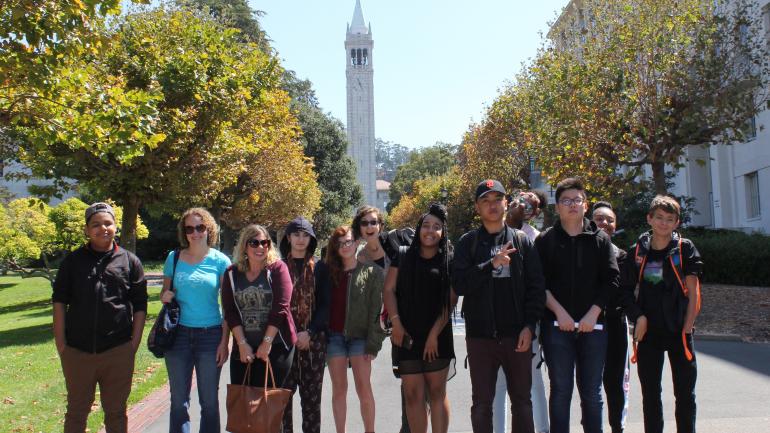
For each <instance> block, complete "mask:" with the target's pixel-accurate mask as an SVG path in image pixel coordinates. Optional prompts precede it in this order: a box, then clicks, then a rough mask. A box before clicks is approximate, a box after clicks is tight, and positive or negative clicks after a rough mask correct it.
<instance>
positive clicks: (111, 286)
mask: <svg viewBox="0 0 770 433" xmlns="http://www.w3.org/2000/svg"><path fill="white" fill-rule="evenodd" d="M85 220H86V226H85V232H86V237H87V238H88V243H87V244H86V245H84V246H82V247H80V248H78V249H77V250H75V251H73V252H71V253H70V254H68V255H67V257H65V258H64V260H63V261H62V263H61V266H60V267H59V272H58V274H57V275H56V280H55V281H54V284H53V297H52V300H53V331H54V340H55V342H56V350H57V351H58V352H59V356H60V358H61V364H62V371H63V372H64V379H65V382H66V384H67V413H66V415H65V417H64V432H65V433H83V432H85V430H86V420H87V418H88V414H89V413H90V412H91V404H92V403H93V401H94V391H95V389H96V385H97V384H99V391H100V396H101V403H102V408H103V409H104V425H105V427H106V430H107V432H108V433H119V432H126V431H127V421H128V420H127V417H126V401H127V400H128V395H129V393H130V392H131V378H132V375H133V372H134V356H135V354H136V350H137V348H138V347H139V344H140V343H141V341H142V331H143V330H144V321H145V316H146V312H147V280H146V279H145V278H144V270H143V269H142V263H141V262H140V261H139V259H138V258H137V257H136V256H135V255H134V254H132V253H131V252H129V251H126V250H124V249H123V248H120V247H118V245H117V244H116V243H115V232H116V226H115V212H114V210H113V209H112V207H111V206H110V205H109V204H107V203H94V204H92V205H91V206H89V207H88V208H87V209H86V211H85Z"/></svg>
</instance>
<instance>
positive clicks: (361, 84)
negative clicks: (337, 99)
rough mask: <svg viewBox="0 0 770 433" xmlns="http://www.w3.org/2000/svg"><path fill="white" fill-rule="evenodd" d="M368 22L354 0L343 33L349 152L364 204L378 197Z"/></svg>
mask: <svg viewBox="0 0 770 433" xmlns="http://www.w3.org/2000/svg"><path fill="white" fill-rule="evenodd" d="M373 46H374V41H373V40H372V27H371V24H370V25H369V26H368V27H367V25H366V24H365V23H364V14H363V12H362V11H361V1H360V0H356V7H355V10H354V11H353V21H352V22H351V23H350V24H349V25H348V30H347V34H346V37H345V59H346V60H345V63H346V65H347V66H346V67H345V76H346V77H347V95H348V125H347V126H348V142H349V146H348V155H350V157H351V158H352V159H353V161H355V163H356V170H357V172H356V177H357V178H358V182H359V183H360V184H361V187H362V189H363V192H364V200H365V203H366V204H371V205H375V204H376V202H377V201H376V200H377V186H376V179H377V166H376V160H375V151H374V76H373V75H374V69H373V63H372V47H373Z"/></svg>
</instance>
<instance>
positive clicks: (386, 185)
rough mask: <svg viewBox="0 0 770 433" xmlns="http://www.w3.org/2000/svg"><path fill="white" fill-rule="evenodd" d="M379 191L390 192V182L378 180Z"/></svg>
mask: <svg viewBox="0 0 770 433" xmlns="http://www.w3.org/2000/svg"><path fill="white" fill-rule="evenodd" d="M376 183H377V191H388V190H390V182H388V181H386V180H382V179H377V182H376Z"/></svg>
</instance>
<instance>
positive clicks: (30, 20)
mask: <svg viewBox="0 0 770 433" xmlns="http://www.w3.org/2000/svg"><path fill="white" fill-rule="evenodd" d="M120 5H121V2H120V0H103V1H100V0H87V1H59V0H6V1H3V2H2V7H0V41H2V42H0V125H3V124H5V125H11V124H16V123H18V122H19V121H21V120H23V119H24V118H30V117H32V118H36V117H39V116H40V114H44V113H37V112H35V111H30V110H27V109H25V108H26V106H27V104H26V100H27V99H38V98H42V99H47V98H55V91H54V89H53V88H52V86H51V85H50V84H51V81H52V80H56V76H57V73H58V69H59V68H60V67H61V66H62V64H63V63H66V61H67V59H68V58H71V57H78V56H81V55H84V54H87V53H93V52H95V51H96V50H98V49H100V48H101V47H102V45H103V40H102V38H101V36H102V34H101V33H100V32H98V31H96V30H98V29H99V28H101V27H102V25H103V22H104V19H105V17H108V16H111V15H115V14H118V13H119V12H120Z"/></svg>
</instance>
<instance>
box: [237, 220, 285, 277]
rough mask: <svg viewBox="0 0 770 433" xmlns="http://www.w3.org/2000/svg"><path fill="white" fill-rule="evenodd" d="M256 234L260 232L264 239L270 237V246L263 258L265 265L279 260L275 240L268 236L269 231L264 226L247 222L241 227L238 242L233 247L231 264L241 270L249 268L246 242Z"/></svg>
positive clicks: (244, 270)
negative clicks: (247, 223)
mask: <svg viewBox="0 0 770 433" xmlns="http://www.w3.org/2000/svg"><path fill="white" fill-rule="evenodd" d="M258 234H262V235H264V236H265V238H266V239H270V246H269V247H268V249H267V257H266V258H265V265H272V264H273V263H275V262H277V261H278V260H281V256H280V255H279V254H278V248H276V245H275V242H273V239H272V238H271V237H270V232H268V231H267V229H266V228H265V227H264V226H261V225H258V224H249V225H247V226H246V227H244V228H243V229H241V234H240V235H239V236H238V242H237V243H236V244H235V249H233V264H235V266H237V267H238V270H239V271H241V272H246V271H248V270H249V266H250V265H249V256H248V254H246V249H247V248H248V245H247V244H248V242H249V240H250V239H253V238H254V237H256V236H257V235H258Z"/></svg>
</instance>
